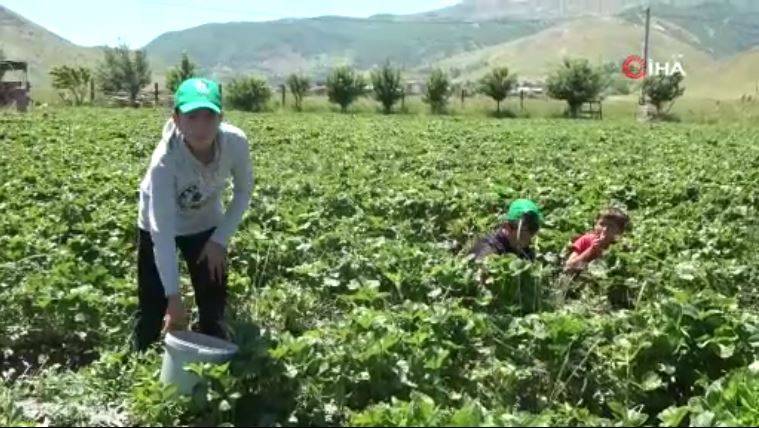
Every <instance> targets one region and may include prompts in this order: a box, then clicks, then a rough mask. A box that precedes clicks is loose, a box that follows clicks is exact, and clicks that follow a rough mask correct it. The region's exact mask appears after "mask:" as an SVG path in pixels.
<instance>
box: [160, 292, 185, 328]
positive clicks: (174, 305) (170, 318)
mask: <svg viewBox="0 0 759 428" xmlns="http://www.w3.org/2000/svg"><path fill="white" fill-rule="evenodd" d="M186 327H187V312H186V311H185V308H184V304H183V303H182V297H181V296H180V295H179V294H174V295H171V296H169V305H168V307H167V308H166V315H165V316H164V317H163V332H164V333H166V332H169V331H174V330H183V329H184V328H186Z"/></svg>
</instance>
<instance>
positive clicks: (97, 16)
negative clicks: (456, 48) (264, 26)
mask: <svg viewBox="0 0 759 428" xmlns="http://www.w3.org/2000/svg"><path fill="white" fill-rule="evenodd" d="M458 2H459V0H248V1H243V0H217V1H215V2H209V1H207V0H205V1H203V0H119V1H95V0H68V1H50V0H0V5H3V6H5V7H7V8H9V9H10V10H12V11H14V12H16V13H18V14H20V15H21V16H23V17H25V18H27V19H29V20H30V21H32V22H34V23H36V24H39V25H41V26H43V27H45V28H47V29H48V30H50V31H52V32H53V33H56V34H57V35H59V36H61V37H63V38H65V39H68V40H70V41H71V42H73V43H76V44H78V45H82V46H97V45H109V46H115V45H118V44H121V43H126V44H127V45H128V46H129V47H131V48H141V47H143V46H145V45H146V44H147V43H148V42H150V41H151V40H153V39H154V38H156V37H157V36H159V35H160V34H162V33H165V32H167V31H175V30H182V29H185V28H190V27H195V26H198V25H202V24H206V23H210V22H230V21H269V20H275V19H282V18H305V17H314V16H322V15H341V16H351V17H367V16H371V15H375V14H378V13H392V14H410V13H418V12H426V11H429V10H434V9H439V8H442V7H446V6H450V5H453V4H456V3H458Z"/></svg>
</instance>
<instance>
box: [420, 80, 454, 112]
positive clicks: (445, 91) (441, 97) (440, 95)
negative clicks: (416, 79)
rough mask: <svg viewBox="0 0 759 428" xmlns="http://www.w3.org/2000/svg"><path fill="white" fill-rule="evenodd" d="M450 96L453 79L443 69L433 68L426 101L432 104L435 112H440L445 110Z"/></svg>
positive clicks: (431, 106)
mask: <svg viewBox="0 0 759 428" xmlns="http://www.w3.org/2000/svg"><path fill="white" fill-rule="evenodd" d="M450 96H451V81H450V80H449V79H448V75H447V74H445V72H444V71H443V70H441V69H436V70H433V71H432V73H431V74H430V76H429V78H427V88H426V90H425V94H424V102H425V103H427V104H429V105H430V109H431V110H432V112H433V113H435V114H440V113H443V112H444V111H445V107H446V106H447V105H448V98H449V97H450Z"/></svg>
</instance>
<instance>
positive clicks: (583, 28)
mask: <svg viewBox="0 0 759 428" xmlns="http://www.w3.org/2000/svg"><path fill="white" fill-rule="evenodd" d="M642 34H643V28H641V27H639V26H637V25H633V24H630V23H628V22H625V21H623V20H620V19H617V18H583V19H578V20H574V21H570V22H568V23H565V24H563V25H560V26H557V27H553V28H549V29H547V30H544V31H541V32H540V33H537V34H534V35H532V36H528V37H525V38H522V39H519V40H515V41H512V42H508V43H503V44H500V45H497V46H493V47H489V48H486V49H481V50H478V51H475V52H470V53H466V54H461V55H457V56H454V57H451V58H449V59H446V60H443V61H441V62H440V63H439V64H440V65H441V66H442V67H444V68H460V69H462V70H463V71H464V73H463V74H462V76H461V77H460V79H461V80H475V79H478V78H480V77H481V76H482V75H483V74H485V73H486V72H487V71H488V70H489V69H490V68H491V67H494V66H502V65H507V66H509V67H510V68H511V69H512V70H513V71H514V72H516V73H518V74H519V75H522V76H524V77H541V76H544V75H546V74H547V73H549V72H550V71H551V70H552V69H553V68H554V67H555V66H556V64H558V63H560V62H561V60H562V59H563V58H564V57H567V56H569V57H584V58H588V59H590V60H591V61H593V62H596V63H599V64H600V63H603V62H615V63H620V64H621V62H622V61H623V60H624V58H625V57H627V56H628V55H630V54H638V53H639V52H640V50H641V49H640V40H641V39H642ZM652 45H653V46H654V48H653V51H652V55H653V56H654V58H657V59H658V58H662V59H661V61H664V60H666V59H668V58H671V57H672V56H676V55H682V59H681V60H680V61H681V62H682V63H683V65H684V67H685V69H686V72H687V71H688V70H689V69H690V70H697V69H701V68H711V67H714V66H715V65H716V63H715V61H714V60H712V59H711V57H710V56H709V55H708V54H707V53H705V52H702V51H699V50H697V49H695V48H693V47H692V46H691V45H689V44H687V43H684V42H681V41H679V40H677V39H675V38H673V37H670V36H669V35H668V34H665V33H663V32H661V31H654V32H653V33H652Z"/></svg>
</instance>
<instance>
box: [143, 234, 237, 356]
mask: <svg viewBox="0 0 759 428" xmlns="http://www.w3.org/2000/svg"><path fill="white" fill-rule="evenodd" d="M214 230H215V229H211V230H207V231H205V232H201V233H198V234H195V235H188V236H178V237H177V238H176V242H177V247H178V248H179V250H180V252H181V253H182V257H183V258H184V260H185V262H186V263H187V268H188V270H189V271H190V279H191V281H192V287H193V289H194V290H195V302H196V303H197V305H198V315H199V318H200V319H199V323H198V326H197V328H196V330H198V331H199V332H200V333H203V334H208V335H210V336H216V337H220V338H225V337H226V332H225V330H224V325H223V318H224V307H225V305H226V301H227V274H226V272H225V273H224V275H223V280H222V283H221V284H217V283H216V281H215V280H214V279H213V278H211V275H210V271H209V269H208V264H207V262H206V261H205V260H203V262H201V263H198V257H199V256H200V253H201V251H203V246H204V245H205V244H206V242H207V241H208V239H209V238H210V237H211V235H212V234H213V232H214ZM137 289H138V290H137V293H138V300H139V305H138V308H137V314H136V319H135V324H134V335H133V346H134V348H135V349H137V350H139V351H143V350H145V349H147V348H148V347H149V346H150V345H151V344H153V343H154V342H156V341H157V340H158V339H159V338H160V336H161V329H162V328H163V317H164V315H165V314H166V308H167V306H168V299H166V296H165V294H164V289H163V284H162V283H161V277H160V276H159V275H158V268H157V267H156V263H155V256H154V254H153V240H152V239H151V237H150V233H149V232H146V231H144V230H139V236H138V243H137Z"/></svg>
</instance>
